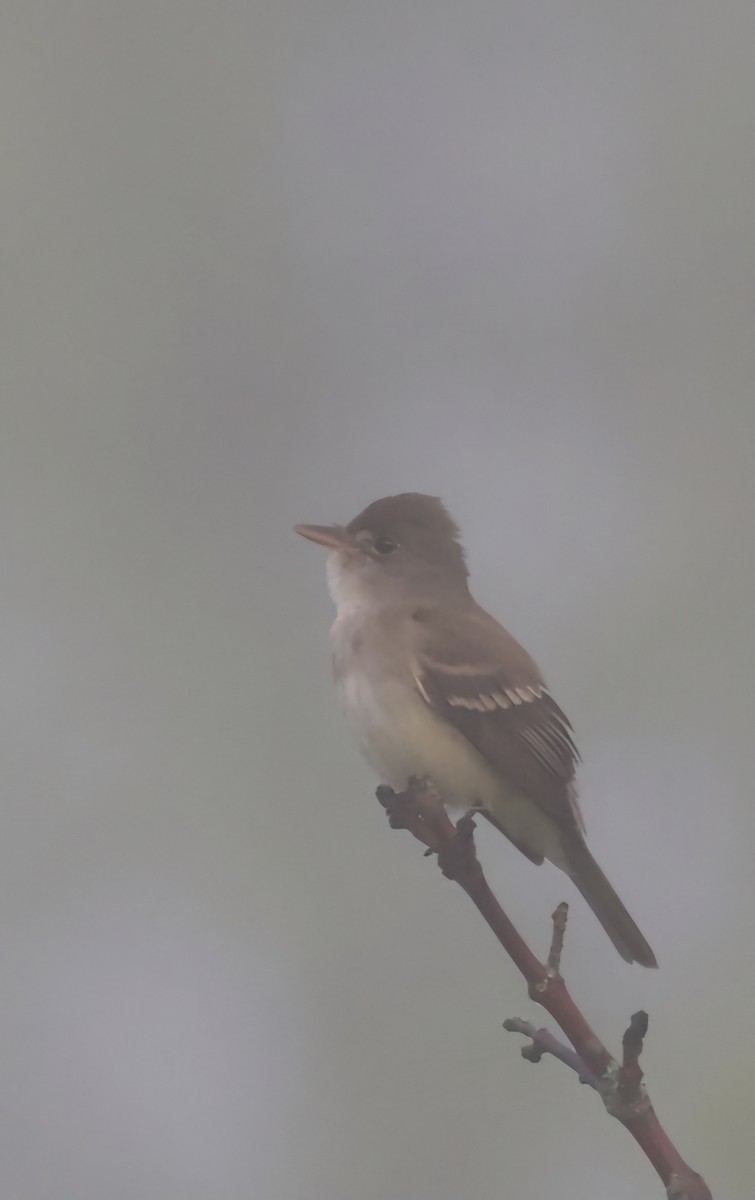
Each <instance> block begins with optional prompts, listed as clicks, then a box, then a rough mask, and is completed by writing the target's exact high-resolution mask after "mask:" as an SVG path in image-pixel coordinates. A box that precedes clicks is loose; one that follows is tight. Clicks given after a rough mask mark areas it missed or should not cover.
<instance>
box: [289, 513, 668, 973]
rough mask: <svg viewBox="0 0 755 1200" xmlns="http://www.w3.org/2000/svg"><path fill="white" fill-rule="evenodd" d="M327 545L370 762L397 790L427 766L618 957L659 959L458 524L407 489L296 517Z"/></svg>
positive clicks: (541, 688) (566, 737) (572, 755)
mask: <svg viewBox="0 0 755 1200" xmlns="http://www.w3.org/2000/svg"><path fill="white" fill-rule="evenodd" d="M296 531H297V533H300V534H302V536H303V537H306V538H309V539H310V540H311V541H313V542H319V543H320V544H321V545H323V546H326V547H327V548H328V549H329V550H330V554H329V555H328V560H327V578H328V586H329V590H330V594H331V596H332V598H333V600H334V602H335V604H336V608H337V610H338V611H337V615H336V619H335V621H334V623H333V626H332V629H331V639H332V644H333V661H334V674H335V679H336V684H337V687H338V690H339V692H340V696H341V700H342V702H343V707H344V709H345V712H346V714H347V716H348V719H349V721H350V723H351V724H352V726H353V728H354V730H355V733H356V736H357V738H358V741H359V744H360V747H361V749H362V752H363V753H364V755H365V757H366V758H367V760H368V762H369V763H370V764H371V766H372V767H373V769H374V770H375V771H376V772H377V774H378V775H379V776H380V778H381V780H382V781H383V782H384V783H387V784H389V785H390V786H391V787H392V788H394V789H395V790H397V791H400V790H403V789H404V788H406V785H407V782H408V780H409V779H410V777H411V776H417V777H418V778H423V777H425V776H428V777H429V778H430V779H431V781H432V783H433V784H434V786H435V787H436V789H437V790H438V792H439V793H440V795H441V797H442V798H443V800H444V802H445V803H446V804H447V805H449V806H451V807H459V806H461V807H463V808H465V809H468V808H477V809H479V810H480V812H481V813H482V814H484V816H485V817H487V818H488V820H489V821H491V822H492V824H493V825H495V826H496V828H497V829H499V830H500V831H501V833H503V834H505V835H506V837H507V838H508V839H509V840H510V841H511V842H513V843H514V845H515V846H516V847H517V848H518V849H519V850H521V852H522V853H523V854H525V855H526V856H527V858H529V859H530V860H531V861H532V862H534V863H538V864H539V863H542V861H543V859H545V858H547V859H548V860H549V861H550V862H552V863H555V865H556V866H557V867H560V868H561V870H562V871H565V872H566V874H567V875H568V876H569V877H570V878H571V879H572V880H573V881H574V883H575V884H576V885H577V887H578V888H579V890H580V892H581V893H582V895H583V896H584V898H585V900H586V901H587V903H588V904H589V905H590V908H591V909H592V910H593V912H594V913H595V916H596V917H597V918H598V920H599V921H600V923H601V925H602V926H603V928H604V929H605V931H606V933H607V934H608V936H609V937H610V939H611V941H612V942H613V944H614V946H615V947H616V949H617V950H618V952H619V954H620V955H621V957H622V958H624V959H626V961H627V962H638V963H642V964H643V966H646V967H655V966H657V963H656V960H655V955H654V954H653V951H652V950H651V949H650V946H649V945H648V943H647V942H646V940H645V938H644V937H643V936H642V934H641V933H640V930H639V929H638V928H637V925H636V924H635V923H634V921H633V920H632V918H631V917H630V915H629V913H628V912H627V910H626V908H625V907H624V905H623V904H622V902H621V900H620V899H619V897H618V896H617V895H616V892H615V891H614V890H613V888H612V887H611V884H610V883H609V882H608V880H607V879H606V877H605V875H604V874H603V872H602V871H601V869H600V867H599V866H598V864H597V863H596V861H595V859H594V858H593V856H592V854H591V853H590V851H589V850H588V848H587V844H586V842H585V827H584V823H583V821H582V816H581V813H580V810H579V805H578V803H577V794H576V789H575V784H574V774H575V766H576V763H577V761H578V759H579V754H578V752H577V748H576V746H575V744H574V740H573V736H572V727H571V725H570V724H569V721H568V720H567V718H566V716H565V714H564V713H563V711H562V710H561V708H559V706H558V704H557V703H556V701H555V700H554V699H553V697H552V696H551V694H550V692H549V691H548V689H547V687H546V686H545V683H544V681H543V677H542V675H541V674H540V671H539V670H538V668H537V666H536V665H535V663H534V662H533V660H532V659H531V658H530V656H529V654H527V652H526V650H524V649H523V648H522V646H520V645H519V643H518V642H516V641H515V640H514V638H513V637H512V636H511V634H510V633H507V632H506V630H505V629H504V628H503V627H502V626H501V625H499V624H498V622H497V621H496V620H495V619H494V618H493V617H491V616H490V615H489V613H487V612H485V610H484V609H483V608H481V607H480V605H479V604H477V602H476V601H475V599H474V597H473V596H472V594H471V592H470V590H469V586H468V583H467V576H468V571H467V566H466V562H465V559H464V550H463V548H462V546H461V543H460V541H459V530H458V528H457V526H456V525H455V524H454V522H453V521H452V520H451V518H450V516H449V515H448V513H447V511H446V509H445V507H444V505H443V503H442V502H441V500H440V499H438V498H437V497H436V496H424V495H421V494H420V493H418V492H405V493H403V494H402V495H400V496H386V497H385V498H384V499H382V500H376V501H375V502H374V503H373V504H370V505H368V507H367V508H365V510H364V512H361V513H360V514H359V516H358V517H355V518H354V520H353V521H351V522H349V524H348V525H346V526H342V525H297V526H296Z"/></svg>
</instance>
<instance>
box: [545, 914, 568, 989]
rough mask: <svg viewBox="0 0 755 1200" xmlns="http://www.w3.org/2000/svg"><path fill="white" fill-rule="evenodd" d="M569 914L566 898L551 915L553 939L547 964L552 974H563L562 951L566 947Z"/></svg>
mask: <svg viewBox="0 0 755 1200" xmlns="http://www.w3.org/2000/svg"><path fill="white" fill-rule="evenodd" d="M568 915H569V905H568V904H567V903H566V901H565V900H562V901H561V903H560V904H559V906H558V908H557V909H556V911H555V912H554V913H553V915H552V916H551V920H552V921H553V937H552V939H551V948H550V952H549V954H548V964H547V965H548V972H549V974H551V975H560V974H561V952H562V950H563V948H564V934H565V933H566V918H567V917H568Z"/></svg>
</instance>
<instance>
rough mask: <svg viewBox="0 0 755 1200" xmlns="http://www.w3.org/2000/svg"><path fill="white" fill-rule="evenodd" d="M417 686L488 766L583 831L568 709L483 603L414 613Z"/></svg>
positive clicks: (560, 821)
mask: <svg viewBox="0 0 755 1200" xmlns="http://www.w3.org/2000/svg"><path fill="white" fill-rule="evenodd" d="M414 621H415V622H416V627H417V634H418V636H417V637H416V639H415V646H416V647H417V650H416V654H415V658H414V663H413V672H414V679H415V683H416V685H417V688H418V690H419V692H420V694H421V695H422V697H423V699H424V700H425V702H426V703H427V704H428V705H429V706H430V707H431V708H432V709H433V711H434V712H435V713H437V714H438V716H441V717H443V719H444V720H446V721H448V722H450V724H452V725H453V726H454V727H455V728H456V729H457V730H459V732H460V733H462V734H463V735H464V737H466V738H467V740H468V741H469V742H471V744H472V745H473V746H474V747H475V749H476V750H477V751H478V752H479V753H480V754H481V755H482V756H483V758H484V759H485V760H486V761H487V762H488V764H489V765H490V766H491V767H492V768H493V769H494V770H495V771H496V772H497V773H498V774H499V775H501V777H502V778H504V779H505V780H506V781H507V782H508V783H509V784H510V785H511V786H513V787H514V788H516V790H517V791H518V792H520V793H521V794H523V795H524V796H526V797H527V798H528V799H530V800H532V801H533V802H534V803H535V804H537V805H538V806H539V807H540V808H541V809H543V810H544V811H545V812H547V814H548V815H549V816H550V817H551V818H552V819H553V820H554V821H555V822H556V824H557V825H558V826H559V827H560V828H561V829H563V830H564V831H568V832H575V831H576V830H581V831H584V825H583V822H582V817H581V814H580V812H579V806H578V804H577V800H576V792H575V788H574V783H573V780H574V772H575V767H576V764H577V762H578V761H579V752H578V750H577V747H576V746H575V744H574V739H573V736H572V727H571V725H570V724H569V721H568V718H567V717H566V715H565V713H564V712H562V710H561V709H560V708H559V706H558V704H556V702H555V700H554V699H553V697H552V696H551V694H550V692H549V691H548V689H547V688H546V687H545V685H544V683H543V680H542V677H541V675H540V672H539V671H538V669H537V667H536V665H535V663H534V662H533V661H532V659H531V658H530V656H529V655H528V654H527V652H526V651H525V650H524V649H523V648H522V647H521V646H520V645H519V643H518V642H516V641H515V640H514V638H512V637H511V635H510V634H509V633H507V632H506V630H505V629H503V628H502V626H500V625H499V624H498V622H497V621H495V620H493V618H492V617H491V616H489V615H488V613H486V612H485V611H484V610H483V609H481V608H479V607H477V606H476V607H475V608H474V609H471V610H468V611H461V612H459V611H454V612H451V613H449V612H447V611H443V610H441V609H435V608H428V609H418V610H417V611H416V612H415V613H414Z"/></svg>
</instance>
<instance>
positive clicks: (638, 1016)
mask: <svg viewBox="0 0 755 1200" xmlns="http://www.w3.org/2000/svg"><path fill="white" fill-rule="evenodd" d="M647 1031H648V1015H647V1013H646V1012H636V1013H632V1016H631V1018H630V1021H629V1026H628V1027H627V1030H626V1033H625V1034H624V1036H623V1038H622V1039H621V1046H622V1050H623V1058H622V1062H621V1066H620V1067H619V1073H618V1079H617V1090H618V1093H619V1096H620V1097H621V1100H622V1101H623V1103H625V1104H634V1103H636V1102H637V1101H638V1100H639V1099H640V1096H641V1093H642V1079H643V1074H644V1072H643V1070H642V1067H641V1066H640V1055H641V1054H642V1042H643V1038H644V1037H645V1035H646V1034H647Z"/></svg>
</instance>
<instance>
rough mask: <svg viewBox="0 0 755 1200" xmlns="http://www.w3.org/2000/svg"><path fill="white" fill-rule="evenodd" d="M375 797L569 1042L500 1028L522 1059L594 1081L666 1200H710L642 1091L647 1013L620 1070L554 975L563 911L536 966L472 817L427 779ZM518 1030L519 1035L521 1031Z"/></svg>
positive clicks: (627, 1041)
mask: <svg viewBox="0 0 755 1200" xmlns="http://www.w3.org/2000/svg"><path fill="white" fill-rule="evenodd" d="M378 799H379V801H380V803H381V804H382V805H383V807H384V808H385V810H386V812H387V813H388V818H389V821H390V823H391V825H392V826H393V827H394V828H401V829H408V830H409V831H410V832H411V833H412V834H413V835H414V837H416V838H417V839H418V840H419V841H420V842H422V844H423V845H424V846H426V847H427V848H428V850H429V851H430V852H431V853H436V854H437V855H438V865H439V867H440V868H441V870H442V871H443V874H444V875H445V876H446V878H448V879H453V880H455V881H456V883H458V884H459V886H460V887H461V888H463V889H464V891H465V892H466V893H467V895H468V896H469V898H470V900H471V901H472V903H473V904H474V905H476V907H477V908H478V909H479V911H480V913H481V914H482V916H483V917H484V918H485V920H486V921H487V923H488V925H489V926H490V928H491V930H492V931H493V933H494V934H495V936H496V937H497V939H498V941H499V942H500V944H501V945H502V946H503V948H504V950H505V951H506V953H507V954H508V955H509V957H510V958H511V959H512V961H513V963H514V965H515V966H516V967H517V968H518V970H519V971H520V972H521V974H522V975H523V976H524V978H525V980H526V981H527V990H528V992H529V995H530V998H531V999H532V1000H535V1001H537V1003H538V1004H541V1005H542V1006H543V1008H545V1009H546V1010H547V1012H549V1013H550V1015H551V1016H552V1017H553V1019H554V1020H555V1021H556V1023H557V1024H558V1025H559V1027H560V1028H561V1030H562V1031H563V1033H564V1034H565V1035H566V1038H567V1039H568V1042H569V1043H570V1045H569V1046H564V1045H563V1044H562V1043H561V1042H560V1041H559V1040H558V1039H557V1038H555V1037H554V1036H553V1035H552V1034H549V1032H548V1030H536V1029H534V1028H533V1027H532V1026H530V1025H529V1024H528V1023H526V1022H522V1023H518V1022H516V1023H514V1022H507V1023H506V1025H505V1027H506V1028H507V1029H516V1030H517V1031H518V1032H522V1033H526V1035H527V1036H528V1037H530V1038H531V1039H532V1046H531V1047H526V1048H525V1050H526V1051H527V1053H525V1057H526V1058H530V1059H531V1060H532V1061H534V1062H537V1061H538V1060H539V1058H540V1057H541V1055H542V1054H543V1053H549V1054H553V1055H554V1057H556V1058H559V1059H560V1060H561V1061H562V1062H565V1063H566V1064H567V1066H570V1067H571V1068H572V1070H574V1071H576V1072H577V1074H578V1075H579V1076H580V1077H581V1078H582V1077H584V1078H588V1077H591V1079H589V1081H590V1082H592V1080H594V1083H593V1086H594V1087H595V1088H596V1090H597V1091H598V1092H599V1093H600V1096H601V1099H602V1100H603V1104H604V1105H605V1108H606V1110H607V1112H609V1113H610V1114H611V1116H613V1117H615V1118H616V1119H617V1120H618V1121H620V1122H621V1123H622V1125H624V1126H625V1128H626V1129H628V1130H629V1132H630V1133H631V1135H632V1137H633V1138H634V1139H635V1141H636V1142H637V1144H638V1145H639V1146H640V1147H641V1149H642V1150H643V1152H644V1153H645V1155H646V1157H647V1158H648V1159H649V1161H650V1162H651V1164H652V1165H653V1167H654V1168H655V1170H656V1171H657V1173H658V1175H659V1176H660V1178H661V1180H662V1181H663V1183H664V1185H665V1188H666V1196H667V1200H712V1197H711V1193H710V1190H709V1189H708V1187H707V1186H706V1184H705V1181H704V1180H703V1179H702V1177H701V1176H700V1175H698V1174H697V1173H696V1172H695V1171H693V1170H692V1168H691V1167H690V1166H688V1164H687V1163H686V1162H685V1161H684V1159H683V1158H682V1156H681V1155H680V1153H679V1151H678V1150H677V1149H676V1147H675V1146H674V1144H673V1142H672V1141H671V1139H670V1138H669V1136H668V1134H667V1133H666V1131H665V1130H664V1128H663V1126H662V1125H661V1123H660V1121H659V1120H658V1117H657V1115H656V1113H655V1110H654V1108H653V1106H652V1104H651V1103H650V1099H649V1097H648V1095H647V1092H646V1090H645V1087H644V1084H643V1081H642V1080H643V1073H642V1069H641V1067H640V1065H639V1057H640V1053H641V1051H642V1042H643V1038H644V1036H645V1034H646V1033H647V1015H646V1014H645V1013H635V1014H634V1016H633V1017H632V1019H631V1022H630V1025H629V1028H628V1029H627V1031H626V1033H625V1035H624V1039H623V1059H622V1062H621V1064H619V1063H618V1062H617V1061H616V1060H615V1059H614V1058H613V1057H612V1055H611V1054H610V1052H609V1051H608V1050H607V1049H606V1047H605V1046H604V1045H603V1043H602V1042H601V1041H600V1039H599V1038H598V1037H597V1035H596V1034H595V1033H594V1031H593V1030H592V1028H591V1027H590V1025H589V1024H588V1022H587V1019H586V1017H585V1016H584V1015H583V1013H582V1012H581V1011H580V1009H579V1008H578V1007H577V1005H576V1004H575V1002H574V1000H573V999H572V997H571V995H570V994H569V992H568V990H567V987H566V984H565V983H564V980H563V978H562V976H561V973H560V966H561V953H562V950H563V941H564V932H565V928H566V905H559V907H558V908H557V909H556V911H555V913H554V914H553V936H552V941H551V948H550V953H549V955H548V961H547V964H544V963H541V962H540V960H539V959H538V958H537V957H536V956H535V955H534V954H533V952H532V951H531V950H530V948H529V946H528V945H527V943H526V942H525V941H524V939H523V938H522V937H521V935H520V934H519V932H518V930H517V929H516V928H515V927H514V925H513V924H512V923H511V921H510V920H509V918H508V917H507V915H506V913H505V912H504V911H503V909H502V908H501V906H500V904H499V903H498V901H497V900H496V898H495V896H494V895H493V893H492V891H491V890H490V887H489V885H488V882H487V880H486V879H485V876H484V874H483V871H482V867H481V866H480V863H479V860H478V858H477V853H476V851H475V845H474V819H473V814H472V813H467V814H465V816H463V817H462V818H461V819H460V820H459V821H458V823H457V824H456V825H454V824H453V822H452V821H451V819H450V818H449V816H448V813H447V812H446V808H445V805H444V804H443V801H442V799H441V797H440V795H439V794H438V792H437V791H436V790H435V789H434V788H433V787H432V785H431V784H430V782H429V781H428V780H422V781H418V780H411V781H410V784H409V787H408V788H407V791H406V792H403V793H395V792H393V791H392V790H391V789H390V788H386V787H381V788H379V789H378ZM525 1025H526V1029H525V1028H523V1027H522V1026H525ZM572 1056H573V1058H572Z"/></svg>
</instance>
